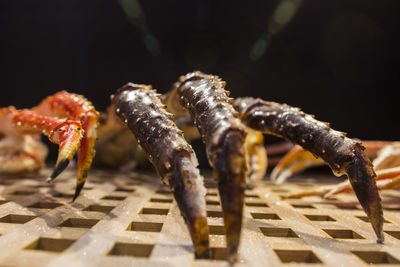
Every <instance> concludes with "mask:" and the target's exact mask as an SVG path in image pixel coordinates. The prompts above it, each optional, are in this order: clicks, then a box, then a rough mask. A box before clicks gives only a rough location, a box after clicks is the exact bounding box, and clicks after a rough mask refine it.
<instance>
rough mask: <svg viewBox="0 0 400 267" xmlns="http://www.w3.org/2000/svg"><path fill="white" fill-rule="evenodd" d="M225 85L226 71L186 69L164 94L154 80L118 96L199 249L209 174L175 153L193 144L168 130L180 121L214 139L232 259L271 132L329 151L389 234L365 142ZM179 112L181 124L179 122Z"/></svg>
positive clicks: (378, 229) (193, 133)
mask: <svg viewBox="0 0 400 267" xmlns="http://www.w3.org/2000/svg"><path fill="white" fill-rule="evenodd" d="M224 88H225V82H224V81H222V80H221V79H220V78H219V77H217V76H214V75H207V74H204V73H201V72H199V71H195V72H191V73H188V74H186V75H185V76H181V77H180V79H179V81H178V82H177V83H175V84H174V86H173V88H172V90H171V91H170V92H169V93H167V94H166V95H164V96H161V95H158V97H156V96H154V95H152V94H156V93H155V91H152V89H151V87H150V86H144V85H137V84H127V85H125V86H124V87H122V88H121V89H119V90H118V91H117V92H116V95H115V97H114V98H113V105H114V110H115V112H116V114H117V116H118V117H119V119H120V121H121V124H123V125H126V126H128V127H129V129H130V130H131V131H132V133H133V134H134V135H135V137H136V139H137V140H138V143H139V145H140V146H141V147H142V148H143V151H144V154H145V155H147V157H148V158H149V160H150V162H152V163H153V165H154V166H155V168H156V170H157V172H158V173H159V175H160V176H161V178H162V180H163V181H164V182H165V183H167V184H169V185H170V187H171V190H172V191H173V192H174V195H175V198H176V199H177V202H178V205H179V206H180V208H181V213H182V215H183V216H184V217H185V219H186V220H187V221H188V222H189V223H188V224H189V225H188V226H189V229H190V232H191V236H192V239H193V244H194V247H195V252H196V255H198V253H199V252H201V253H203V252H205V251H206V248H207V246H208V243H207V241H206V240H205V239H199V236H200V234H199V232H201V231H202V232H203V233H207V232H208V229H207V226H206V225H203V224H201V225H202V227H197V228H196V227H195V223H193V221H196V220H197V219H198V220H199V221H203V218H202V216H204V205H203V202H204V200H203V199H202V198H204V190H203V189H202V186H200V185H199V181H201V180H202V178H199V176H197V177H196V178H195V177H194V176H191V175H189V173H194V172H197V171H194V167H195V166H196V163H197V162H196V161H194V160H191V162H192V164H191V166H192V167H190V168H189V169H190V171H188V170H186V171H182V166H185V164H182V158H179V157H178V159H176V157H174V156H173V155H180V154H179V153H180V151H182V147H185V149H183V150H184V151H186V150H187V145H186V144H185V145H184V146H183V145H179V144H181V142H182V140H181V138H180V137H179V142H178V141H171V140H172V139H170V138H167V139H166V138H165V136H166V132H169V131H171V132H176V135H179V134H178V132H177V130H176V129H177V126H179V125H181V126H184V127H182V128H185V132H189V133H188V134H187V137H188V138H189V139H193V138H197V137H201V139H202V140H203V142H204V143H205V145H206V152H207V157H208V161H209V163H210V165H211V166H212V167H213V169H214V177H215V179H216V180H217V182H218V190H219V193H220V194H219V195H220V197H221V205H222V209H223V214H224V227H225V231H226V238H227V249H228V260H229V261H230V262H234V261H235V259H236V257H237V250H238V247H239V242H240V232H241V227H242V213H243V199H244V189H245V188H246V186H248V185H249V184H250V185H253V186H254V184H256V183H257V181H258V180H260V179H262V178H263V177H264V175H265V171H266V167H267V158H266V152H265V147H264V145H263V134H274V135H277V136H280V137H283V138H285V139H287V140H289V141H291V142H293V143H297V144H299V145H301V146H302V147H304V148H305V149H307V150H309V151H311V152H312V153H313V154H315V155H317V156H319V157H321V158H322V159H323V160H324V161H325V162H327V163H328V164H329V166H330V167H331V168H332V170H333V171H334V172H335V173H336V174H346V175H347V176H348V177H349V179H350V183H351V186H352V187H353V188H354V191H355V192H356V195H357V197H358V199H359V201H360V203H361V205H362V207H363V208H364V210H365V212H366V214H367V215H368V217H369V218H370V221H371V224H372V227H373V229H374V231H375V233H376V235H377V241H378V242H383V234H382V228H383V215H382V206H381V200H380V196H379V193H378V188H377V186H376V181H375V176H376V175H375V172H374V170H373V167H372V164H371V162H370V160H369V159H368V157H367V156H366V155H365V153H364V147H363V146H362V144H361V142H359V141H356V140H352V139H350V138H347V137H346V136H345V134H344V133H341V132H338V131H335V130H332V129H331V128H330V127H329V125H328V124H326V123H322V122H319V121H317V120H316V119H314V117H313V116H311V115H307V114H305V113H303V112H302V111H300V110H299V109H298V108H293V107H290V106H288V105H285V104H278V103H274V102H267V101H263V100H261V99H254V98H238V99H236V100H234V99H232V98H229V92H228V91H226V90H225V89H224ZM146 90H147V91H146ZM150 91H152V92H153V93H149V92H150ZM160 99H162V101H163V102H164V104H165V106H163V105H162V104H161V102H160ZM164 109H165V110H164ZM161 110H163V111H162V112H161ZM165 112H167V113H165ZM168 112H170V113H173V114H174V115H175V117H173V116H172V115H169V113H168ZM164 113H165V114H166V115H165V114H164ZM173 118H174V120H175V122H176V124H172V120H173ZM180 135H183V133H181V134H180ZM166 140H167V142H166ZM161 144H162V145H161ZM191 153H192V152H190V153H186V154H190V155H191ZM184 154H185V153H184ZM190 157H192V156H190ZM179 166H180V167H179ZM188 175H189V176H188ZM190 177H191V178H190ZM249 177H251V179H248V178H249ZM188 179H189V180H190V181H191V182H188ZM177 181H181V182H179V183H178V182H177ZM184 181H186V182H184ZM194 181H196V182H194ZM178 184H179V185H180V187H177V185H178ZM185 186H186V187H185ZM177 188H179V189H177ZM195 188H197V189H196V190H200V191H201V194H200V195H199V194H194V195H193V196H192V197H190V196H189V194H187V193H186V194H184V195H185V196H184V198H185V199H184V200H182V199H180V198H182V196H180V194H177V192H191V191H190V189H192V190H194V189H195ZM192 194H193V192H192ZM182 201H183V202H186V203H191V204H190V205H192V207H196V208H195V210H196V211H197V213H196V214H197V215H194V214H191V215H190V214H189V213H188V211H187V210H186V211H185V209H186V208H185V206H183V205H182V204H180V203H182ZM194 218H197V219H194ZM196 229H197V230H196ZM196 231H198V232H197V233H196ZM200 240H202V242H200ZM199 244H202V245H201V246H200V245H199ZM203 255H205V254H203Z"/></svg>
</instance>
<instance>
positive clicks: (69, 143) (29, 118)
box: [9, 107, 84, 170]
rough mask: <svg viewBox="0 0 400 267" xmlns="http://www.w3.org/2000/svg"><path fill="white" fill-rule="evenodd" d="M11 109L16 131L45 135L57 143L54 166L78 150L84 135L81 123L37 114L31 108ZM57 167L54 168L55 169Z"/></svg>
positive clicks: (12, 121) (69, 157) (68, 158)
mask: <svg viewBox="0 0 400 267" xmlns="http://www.w3.org/2000/svg"><path fill="white" fill-rule="evenodd" d="M9 109H11V110H13V112H12V113H9V114H10V116H11V118H10V119H11V124H12V125H13V127H14V128H15V130H16V131H18V132H20V133H24V134H39V133H43V134H45V135H47V136H48V137H49V139H50V141H51V142H53V143H56V144H59V147H60V149H59V153H58V159H57V164H56V166H60V164H63V163H62V162H63V161H67V160H68V161H69V160H71V158H72V157H73V156H74V155H75V153H76V151H77V150H78V148H79V146H80V144H81V139H82V138H83V135H84V130H83V129H82V125H81V124H80V123H79V122H77V121H72V120H66V119H59V118H55V117H49V116H43V115H38V114H37V113H35V112H33V111H31V110H27V109H24V110H15V109H14V108H13V107H10V108H9ZM57 169H58V167H56V168H55V170H57Z"/></svg>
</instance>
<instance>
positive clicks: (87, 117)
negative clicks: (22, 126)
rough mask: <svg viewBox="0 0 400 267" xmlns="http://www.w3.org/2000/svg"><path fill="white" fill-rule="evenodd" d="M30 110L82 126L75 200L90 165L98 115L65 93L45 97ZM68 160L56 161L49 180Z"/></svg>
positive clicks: (83, 100)
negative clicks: (75, 122)
mask: <svg viewBox="0 0 400 267" xmlns="http://www.w3.org/2000/svg"><path fill="white" fill-rule="evenodd" d="M32 110H33V111H34V112H36V113H37V114H40V115H46V116H60V117H67V118H68V119H70V120H75V121H79V122H80V123H81V124H82V128H83V130H84V135H83V138H82V140H81V144H80V146H79V149H78V166H77V182H76V189H75V194H74V198H73V200H75V199H76V198H77V197H78V196H79V193H80V192H81V190H82V188H83V185H84V184H85V182H86V179H87V174H88V170H89V169H90V166H91V165H92V161H93V156H94V142H95V140H96V136H97V135H96V128H97V122H98V119H99V113H98V112H97V111H96V110H95V108H94V107H93V105H92V103H90V102H89V101H88V100H87V99H86V98H84V97H83V96H81V95H77V94H72V93H68V92H66V91H61V92H58V93H56V94H54V95H53V96H49V97H47V98H46V99H44V100H43V101H42V102H41V103H40V104H39V105H38V106H36V107H34V108H33V109H32ZM70 160H71V159H70V158H59V159H58V160H57V165H56V168H55V169H54V172H53V173H52V174H51V176H50V178H51V180H53V179H54V178H56V177H57V176H58V175H59V174H60V173H61V172H62V171H63V170H64V169H65V168H66V167H67V166H68V163H69V161H70Z"/></svg>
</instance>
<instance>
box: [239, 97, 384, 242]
mask: <svg viewBox="0 0 400 267" xmlns="http://www.w3.org/2000/svg"><path fill="white" fill-rule="evenodd" d="M235 107H236V109H237V110H239V112H240V113H241V117H242V120H243V121H245V123H246V124H247V126H249V127H251V128H253V129H256V130H259V131H262V132H263V133H267V134H274V135H277V136H280V137H283V138H285V139H288V140H289V141H291V142H293V143H296V144H299V145H301V146H302V147H303V148H305V149H307V150H309V151H310V152H312V153H313V154H314V155H316V156H318V157H321V158H322V159H323V160H324V161H326V162H327V163H328V164H329V166H330V167H331V169H332V170H333V171H334V173H335V174H337V175H341V174H347V176H348V178H349V180H350V183H351V185H352V187H353V188H354V192H355V193H356V196H357V198H358V200H359V201H360V204H361V206H362V207H363V209H364V211H365V213H366V214H367V215H368V217H369V219H370V221H371V225H372V228H373V229H374V231H375V233H376V235H377V238H378V240H377V241H378V242H383V232H382V228H383V210H382V204H381V199H380V196H379V192H378V188H377V186H376V181H375V172H374V170H373V167H372V163H371V162H370V160H369V159H368V158H367V156H366V155H365V154H364V152H363V150H364V147H363V146H362V144H361V143H360V142H357V141H355V140H352V139H350V138H347V137H346V136H345V134H344V133H341V132H338V131H334V130H332V129H331V128H329V125H328V124H326V123H323V122H320V121H317V120H315V119H314V118H313V116H311V115H307V114H305V113H303V112H302V111H300V109H298V108H293V107H290V106H288V105H284V104H278V103H275V102H267V101H263V100H261V99H254V98H242V99H238V100H236V102H235Z"/></svg>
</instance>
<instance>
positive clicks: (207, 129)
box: [169, 72, 247, 262]
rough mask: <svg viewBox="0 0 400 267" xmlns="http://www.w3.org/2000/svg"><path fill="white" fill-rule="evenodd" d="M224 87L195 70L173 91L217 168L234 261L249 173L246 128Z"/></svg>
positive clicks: (230, 257)
mask: <svg viewBox="0 0 400 267" xmlns="http://www.w3.org/2000/svg"><path fill="white" fill-rule="evenodd" d="M224 86H225V82H223V81H221V80H220V79H219V78H218V77H217V76H211V75H206V74H203V73H201V72H193V73H189V74H187V75H185V76H182V77H181V78H180V82H179V83H177V84H175V87H174V88H173V90H174V91H175V95H178V96H179V99H180V103H181V104H182V106H183V107H186V108H187V109H188V110H189V112H190V114H191V115H192V117H193V120H194V124H195V125H196V126H197V128H198V129H199V132H200V134H201V138H202V140H203V142H204V143H205V145H206V149H207V156H208V161H209V163H210V165H211V166H212V167H213V168H214V177H215V178H216V179H217V181H218V190H219V192H220V196H221V204H222V209H223V213H224V223H225V230H226V235H227V236H226V238H227V246H228V257H229V258H228V260H229V261H230V262H233V261H235V259H236V256H237V250H238V247H239V241H240V231H241V227H242V214H243V200H244V189H245V185H246V175H247V164H246V151H245V145H244V142H245V138H246V127H245V126H244V125H243V124H242V123H241V121H240V120H239V118H238V113H237V112H236V111H235V110H234V109H233V107H232V104H231V103H232V101H231V99H229V98H228V92H227V91H225V90H224ZM172 95H174V94H172ZM169 108H171V107H169ZM172 109H173V108H172Z"/></svg>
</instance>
